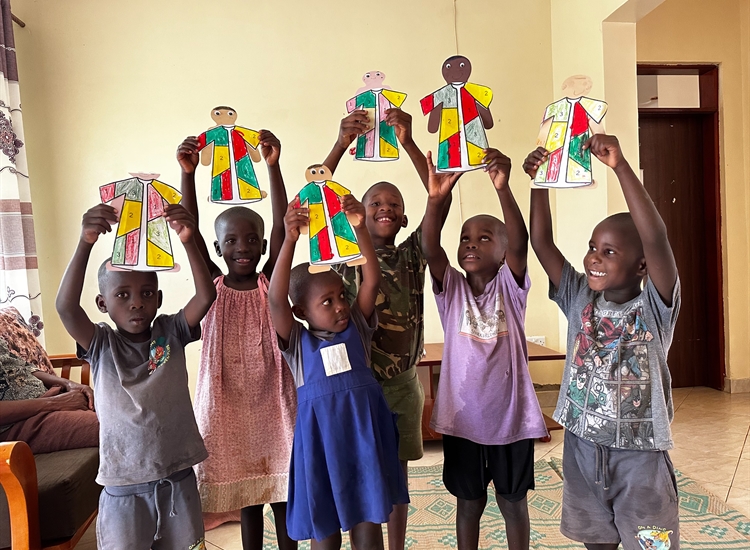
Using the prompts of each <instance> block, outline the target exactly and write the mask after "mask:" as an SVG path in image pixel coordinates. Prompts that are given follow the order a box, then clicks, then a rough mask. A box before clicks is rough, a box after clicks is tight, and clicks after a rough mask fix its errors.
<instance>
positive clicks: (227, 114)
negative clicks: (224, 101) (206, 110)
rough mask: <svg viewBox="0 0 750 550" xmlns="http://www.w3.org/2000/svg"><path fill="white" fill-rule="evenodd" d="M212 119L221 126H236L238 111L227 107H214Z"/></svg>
mask: <svg viewBox="0 0 750 550" xmlns="http://www.w3.org/2000/svg"><path fill="white" fill-rule="evenodd" d="M211 118H212V119H214V122H215V123H216V124H218V125H219V126H234V123H235V122H236V121H237V111H235V110H234V109H232V108H231V107H226V106H219V107H214V108H213V111H211Z"/></svg>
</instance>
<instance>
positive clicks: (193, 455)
mask: <svg viewBox="0 0 750 550" xmlns="http://www.w3.org/2000/svg"><path fill="white" fill-rule="evenodd" d="M164 217H165V218H166V221H167V222H168V223H169V224H170V226H171V227H172V228H173V229H174V230H175V232H176V233H177V235H178V236H179V238H180V241H181V242H182V243H183V245H184V246H185V251H186V252H187V255H188V259H189V261H190V267H191V269H192V274H193V279H194V281H195V296H193V297H192V298H191V299H190V301H189V302H188V303H187V304H186V305H185V307H184V309H182V310H180V311H179V312H178V313H177V314H176V315H160V316H158V317H156V312H157V310H158V308H159V307H160V306H161V301H162V294H161V291H160V290H159V284H158V279H157V277H156V273H154V272H138V271H110V270H108V269H107V263H108V262H105V263H104V264H102V266H101V267H100V268H99V277H98V279H99V292H100V294H99V295H98V296H97V297H96V305H97V307H98V308H99V311H101V312H102V313H107V314H109V316H110V318H111V319H112V321H113V322H114V324H115V326H116V329H112V328H111V327H110V326H109V325H107V324H105V323H100V324H94V323H92V322H91V320H90V319H89V317H88V315H87V314H86V312H85V311H84V309H83V308H82V307H81V304H80V299H81V292H82V290H83V283H84V276H85V273H86V266H87V264H88V260H89V256H90V253H91V249H92V247H93V245H94V243H95V242H96V241H97V239H98V238H99V235H101V234H102V233H106V232H108V231H110V230H111V224H113V223H115V222H117V212H116V211H115V209H114V208H112V207H111V206H108V205H104V204H100V205H97V206H94V207H93V208H91V209H90V210H89V211H88V212H86V214H84V216H83V229H82V231H81V238H80V240H79V242H78V247H77V248H76V251H75V252H74V254H73V258H72V259H71V261H70V264H69V265H68V269H67V270H66V272H65V275H64V276H63V280H62V283H61V284H60V290H59V291H58V294H57V303H56V306H57V312H58V313H59V314H60V318H61V319H62V322H63V324H64V325H65V328H66V329H67V331H68V332H69V333H70V335H71V336H72V337H73V338H74V339H75V341H76V342H77V343H78V347H79V355H80V356H81V357H82V358H84V359H86V360H87V361H89V363H91V369H92V371H93V374H94V389H95V392H96V397H97V402H96V409H97V414H98V416H99V423H100V433H99V442H100V443H99V445H100V466H99V475H98V476H97V479H96V480H97V482H98V483H99V484H101V485H104V490H103V491H102V493H101V496H100V498H99V516H98V519H97V543H98V547H99V548H100V549H106V550H110V549H123V550H125V549H136V550H148V549H150V548H154V549H161V548H163V549H169V548H185V549H190V550H199V549H204V548H205V542H204V529H203V519H202V516H201V507H200V497H199V495H198V488H197V485H196V481H195V475H194V473H193V469H192V467H193V466H194V465H195V464H197V463H199V462H201V461H203V460H205V459H206V457H207V456H208V453H207V452H206V448H205V447H204V445H203V439H202V438H201V436H200V433H199V432H198V426H197V425H196V422H195V417H194V416H193V407H192V404H191V401H190V393H189V391H188V385H187V371H186V368H185V346H186V345H187V344H188V343H190V342H193V341H195V340H197V339H198V338H199V337H200V322H201V320H202V319H203V317H204V316H205V314H206V312H207V311H208V309H209V307H210V306H211V304H212V302H213V301H214V299H215V298H216V290H215V288H214V285H213V282H212V281H211V276H210V275H209V272H208V268H207V267H206V264H205V263H204V262H203V259H202V257H201V254H200V252H199V250H198V247H197V245H196V243H195V239H194V236H193V235H194V230H195V220H194V219H193V217H192V215H191V214H190V213H189V212H188V211H187V210H185V208H184V207H182V206H181V205H178V204H174V205H169V206H167V207H166V208H165V212H164Z"/></svg>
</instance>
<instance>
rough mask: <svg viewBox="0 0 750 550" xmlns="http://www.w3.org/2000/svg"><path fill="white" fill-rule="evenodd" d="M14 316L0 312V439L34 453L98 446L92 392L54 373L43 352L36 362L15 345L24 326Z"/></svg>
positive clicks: (29, 350)
mask: <svg viewBox="0 0 750 550" xmlns="http://www.w3.org/2000/svg"><path fill="white" fill-rule="evenodd" d="M14 314H17V312H15V310H13V311H8V310H3V311H2V313H0V441H24V442H26V443H27V444H28V445H29V447H31V451H32V452H33V453H34V454H41V453H51V452H54V451H62V450H66V449H78V448H81V447H98V446H99V421H98V420H97V418H96V413H95V412H94V392H93V390H92V389H91V388H90V387H89V386H85V385H83V384H78V383H76V382H72V381H70V380H66V379H64V378H60V377H59V376H55V375H54V374H53V372H54V371H52V369H51V366H48V365H49V360H47V359H46V355H45V356H44V358H41V357H39V360H37V357H36V356H29V353H30V352H31V349H30V347H29V346H21V347H19V342H21V341H23V338H19V337H18V336H19V333H18V332H19V330H23V329H24V328H25V327H21V326H19V324H18V322H16V320H15V319H13V317H15V315H14ZM19 317H20V316H19ZM31 340H34V341H35V339H34V338H33V336H32V338H31ZM11 347H12V348H13V350H11ZM32 347H33V346H32ZM42 353H43V351H42ZM45 361H46V363H45ZM50 371H52V373H51V372H50Z"/></svg>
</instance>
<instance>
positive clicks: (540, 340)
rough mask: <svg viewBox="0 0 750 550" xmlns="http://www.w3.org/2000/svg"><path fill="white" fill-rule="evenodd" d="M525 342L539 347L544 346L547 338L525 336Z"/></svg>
mask: <svg viewBox="0 0 750 550" xmlns="http://www.w3.org/2000/svg"><path fill="white" fill-rule="evenodd" d="M526 340H528V341H529V342H534V343H535V344H539V345H540V346H545V345H546V344H545V342H546V341H547V338H546V337H544V336H527V337H526Z"/></svg>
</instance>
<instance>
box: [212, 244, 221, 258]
mask: <svg viewBox="0 0 750 550" xmlns="http://www.w3.org/2000/svg"><path fill="white" fill-rule="evenodd" d="M214 250H216V255H217V256H218V257H219V258H221V247H220V246H219V241H214Z"/></svg>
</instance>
